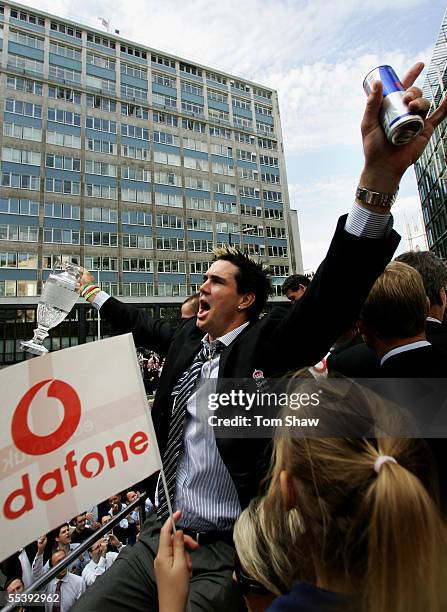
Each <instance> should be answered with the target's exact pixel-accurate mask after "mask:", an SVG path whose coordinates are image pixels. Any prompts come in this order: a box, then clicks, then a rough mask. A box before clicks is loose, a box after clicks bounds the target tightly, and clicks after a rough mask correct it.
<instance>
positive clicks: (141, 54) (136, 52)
mask: <svg viewBox="0 0 447 612" xmlns="http://www.w3.org/2000/svg"><path fill="white" fill-rule="evenodd" d="M121 53H127V54H128V55H133V56H134V57H140V58H141V59H147V53H146V51H143V50H142V49H137V48H136V47H129V46H128V45H121Z"/></svg>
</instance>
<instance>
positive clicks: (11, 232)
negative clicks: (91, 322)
mask: <svg viewBox="0 0 447 612" xmlns="http://www.w3.org/2000/svg"><path fill="white" fill-rule="evenodd" d="M0 43H1V51H2V54H1V75H0V98H1V100H2V113H1V118H0V122H1V125H0V132H1V136H0V137H1V194H0V196H1V198H0V306H2V308H5V307H8V308H9V310H11V308H12V307H13V306H14V307H17V308H19V309H20V313H21V314H20V316H21V317H22V319H23V323H27V322H29V323H31V322H32V321H28V319H27V317H28V318H30V319H33V317H34V316H35V305H36V303H37V299H38V298H37V296H38V295H39V294H40V291H41V286H42V281H43V280H45V278H46V276H47V275H48V274H49V271H50V270H51V269H52V267H53V266H54V265H55V263H56V262H57V261H60V260H62V261H65V260H72V261H74V262H76V263H79V264H80V265H83V266H85V267H86V268H88V269H89V270H91V271H93V273H94V274H95V275H96V277H97V278H98V279H99V282H100V284H101V286H102V288H103V289H105V290H106V291H108V292H109V293H110V294H112V295H116V296H122V297H123V299H126V300H128V301H131V302H135V303H140V304H148V303H151V304H153V305H155V306H156V307H157V314H158V312H159V310H158V307H159V306H160V305H161V304H165V305H166V304H170V303H172V304H178V303H181V302H182V301H183V299H184V298H185V297H186V296H187V295H189V294H191V293H194V292H195V291H197V290H198V288H199V286H200V283H201V279H202V278H203V273H204V272H205V271H206V269H207V267H208V263H209V261H210V255H211V251H212V249H213V247H214V246H219V245H223V244H228V243H231V244H235V245H240V246H242V247H243V248H244V249H246V250H247V251H248V252H249V253H250V254H252V255H253V256H255V257H259V258H260V259H262V260H263V261H264V262H265V263H266V264H267V265H268V266H270V268H271V272H272V276H273V283H274V285H275V288H276V293H277V295H279V293H280V292H279V289H280V286H281V284H282V282H283V281H284V278H285V277H286V276H288V275H289V274H291V273H294V272H296V271H298V272H301V271H302V270H301V269H300V268H301V267H302V264H301V252H300V245H299V234H298V231H297V227H294V228H293V227H292V225H293V223H292V222H291V219H290V209H289V200H288V190H287V178H286V171H285V163H284V154H283V145H282V135H281V124H280V116H279V111H278V99H277V94H276V92H275V91H274V90H272V89H269V88H267V87H264V86H262V85H258V84H256V83H252V82H250V81H247V80H244V79H242V78H240V77H235V76H231V75H228V74H225V73H223V72H221V71H218V70H215V69H212V68H207V67H205V66H202V65H199V64H197V63H193V62H190V61H188V60H185V59H182V58H178V57H174V56H172V55H169V54H166V53H163V52H161V51H156V50H154V49H151V48H149V47H146V46H143V45H141V44H138V43H135V42H130V41H127V40H124V39H123V38H121V37H119V36H116V35H112V34H109V33H106V32H100V31H98V30H95V29H92V28H89V27H86V26H85V25H82V24H79V23H73V22H69V21H67V20H66V19H60V18H58V17H56V16H54V15H49V14H46V13H43V12H40V11H36V10H34V9H28V8H26V7H24V6H21V5H18V4H15V3H9V2H3V3H1V4H0ZM294 225H295V226H296V225H297V224H296V220H295V221H294ZM294 237H295V239H294ZM297 262H298V264H297ZM33 305H34V310H33ZM23 306H26V307H27V308H23ZM81 311H82V312H83V310H82V309H81V310H79V312H78V313H77V315H78V318H79V316H80V315H79V313H80V312H81ZM26 312H28V314H26ZM24 313H25V314H24ZM33 313H34V314H33ZM162 314H163V313H162ZM9 316H10V317H12V319H14V316H13V315H12V312H10V313H9ZM95 316H96V315H95ZM28 327H29V326H28ZM31 327H32V326H31ZM14 333H15V338H18V337H19V335H17V334H18V332H17V330H16V331H15V332H14ZM92 334H93V332H92ZM92 334H90V333H89V332H88V331H87V332H86V335H85V334H84V335H83V334H79V333H78V332H76V331H74V332H70V333H69V334H68V335H67V334H65V335H64V334H63V335H62V336H61V337H60V338H59V340H58V342H56V344H55V343H54V342H53V339H51V348H52V349H53V350H54V349H55V348H58V343H59V346H69V345H71V344H76V343H77V342H78V341H79V339H80V338H81V340H82V341H84V340H85V339H87V340H88V339H93V335H92ZM7 340H11V339H10V338H8V336H7V335H6V334H5V336H4V338H3V339H1V338H0V341H3V348H2V347H1V346H0V364H1V363H2V362H5V359H6V361H10V360H11V359H12V360H16V359H17V355H16V347H15V346H14V347H13V346H12V345H11V342H10V343H9V345H8V347H9V348H8V349H6V348H5V346H6V345H5V342H6V341H7ZM6 354H7V355H12V354H14V357H8V358H6V357H5V355H6ZM2 355H3V357H2Z"/></svg>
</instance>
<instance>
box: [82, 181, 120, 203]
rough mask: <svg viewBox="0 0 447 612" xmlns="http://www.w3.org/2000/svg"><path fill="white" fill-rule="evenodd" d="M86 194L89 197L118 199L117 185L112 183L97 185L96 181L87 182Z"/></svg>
mask: <svg viewBox="0 0 447 612" xmlns="http://www.w3.org/2000/svg"><path fill="white" fill-rule="evenodd" d="M85 195H86V196H88V197H89V198H104V199H107V200H116V198H117V190H116V187H111V186H110V185H97V184H95V183H86V184H85Z"/></svg>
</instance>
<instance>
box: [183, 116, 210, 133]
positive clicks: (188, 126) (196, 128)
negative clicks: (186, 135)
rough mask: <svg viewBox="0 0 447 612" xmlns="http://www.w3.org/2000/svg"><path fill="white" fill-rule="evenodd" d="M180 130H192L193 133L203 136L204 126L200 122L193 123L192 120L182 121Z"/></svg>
mask: <svg viewBox="0 0 447 612" xmlns="http://www.w3.org/2000/svg"><path fill="white" fill-rule="evenodd" d="M182 128H183V129H184V130H192V131H193V132H200V133H201V134H205V132H206V126H205V124H204V123H201V122H200V121H193V120H192V119H182Z"/></svg>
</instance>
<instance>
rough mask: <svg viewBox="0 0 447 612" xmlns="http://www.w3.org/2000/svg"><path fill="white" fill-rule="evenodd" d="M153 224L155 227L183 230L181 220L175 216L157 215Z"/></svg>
mask: <svg viewBox="0 0 447 612" xmlns="http://www.w3.org/2000/svg"><path fill="white" fill-rule="evenodd" d="M155 224H156V226H157V227H170V228H173V229H183V219H182V218H181V217H176V216H175V215H157V216H156V217H155Z"/></svg>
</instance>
